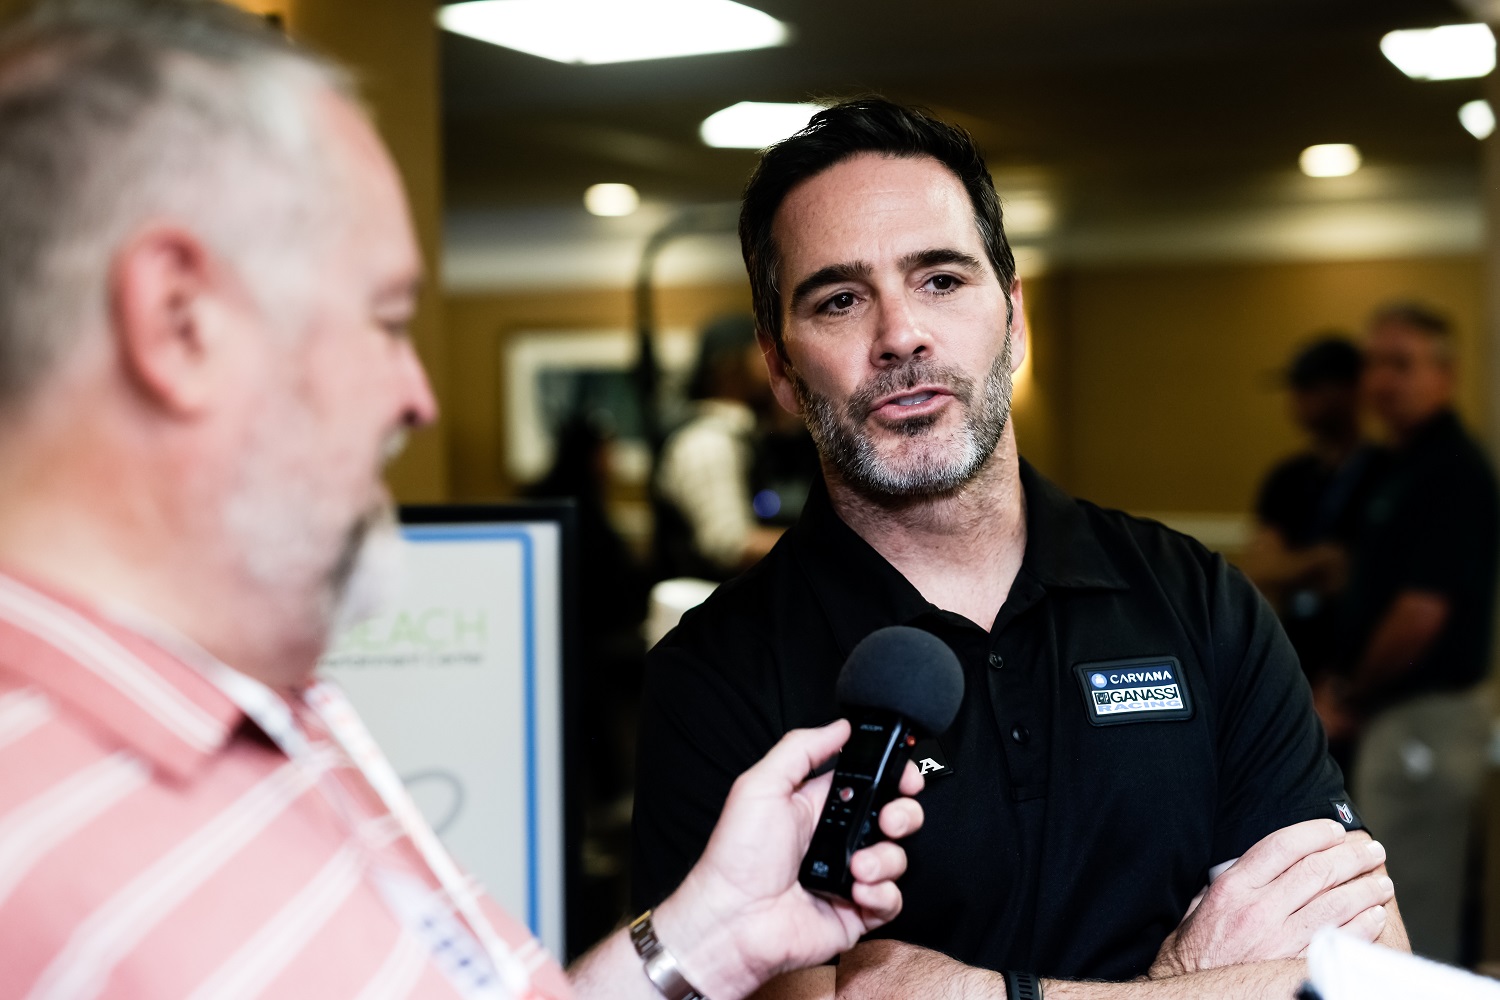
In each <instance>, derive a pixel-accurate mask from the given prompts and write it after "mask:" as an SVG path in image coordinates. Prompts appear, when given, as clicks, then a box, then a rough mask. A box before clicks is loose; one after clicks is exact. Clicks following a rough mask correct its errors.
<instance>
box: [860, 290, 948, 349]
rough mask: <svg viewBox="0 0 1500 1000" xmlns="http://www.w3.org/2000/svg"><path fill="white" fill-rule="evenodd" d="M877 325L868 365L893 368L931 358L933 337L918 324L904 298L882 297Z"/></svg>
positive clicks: (899, 296)
mask: <svg viewBox="0 0 1500 1000" xmlns="http://www.w3.org/2000/svg"><path fill="white" fill-rule="evenodd" d="M876 323H877V327H876V330H875V338H874V340H873V341H872V342H871V344H870V362H871V364H874V365H875V366H876V367H879V368H888V367H894V366H898V365H902V364H905V363H906V362H908V361H911V360H913V359H915V358H918V357H922V358H926V357H928V356H930V355H931V354H932V348H933V342H932V337H931V336H930V335H929V334H928V332H927V330H926V328H925V325H924V324H923V323H921V322H919V321H918V318H917V315H916V313H915V311H914V310H913V308H912V303H911V302H910V301H909V300H908V299H907V297H906V296H905V295H903V294H900V293H899V292H898V293H895V294H886V295H881V296H880V298H879V300H878V308H877V310H876Z"/></svg>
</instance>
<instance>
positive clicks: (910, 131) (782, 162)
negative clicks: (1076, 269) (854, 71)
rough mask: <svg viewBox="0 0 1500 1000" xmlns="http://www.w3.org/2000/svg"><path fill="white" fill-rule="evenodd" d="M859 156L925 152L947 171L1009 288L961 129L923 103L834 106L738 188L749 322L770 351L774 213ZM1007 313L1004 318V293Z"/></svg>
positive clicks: (983, 180) (775, 309)
mask: <svg viewBox="0 0 1500 1000" xmlns="http://www.w3.org/2000/svg"><path fill="white" fill-rule="evenodd" d="M860 153H879V154H882V155H884V156H889V157H897V158H916V157H922V156H930V157H932V158H933V159H934V160H937V161H938V162H939V163H941V164H942V165H943V166H945V167H947V168H948V169H949V170H951V171H953V173H954V175H955V176H956V177H957V178H958V179H959V181H960V182H961V183H962V184H963V186H964V190H966V191H967V192H968V194H969V201H970V202H971V203H973V205H974V224H975V225H976V226H977V227H978V229H979V236H980V239H981V240H983V242H984V249H985V253H986V255H987V256H988V257H989V259H990V266H992V267H993V268H994V269H995V274H996V276H997V277H998V278H999V279H1000V285H1001V287H1002V288H1004V289H1005V290H1006V291H1009V290H1010V286H1011V285H1012V284H1013V283H1014V282H1015V278H1016V258H1015V255H1014V254H1012V253H1011V249H1010V244H1009V243H1007V242H1006V239H1005V227H1004V226H1003V225H1002V223H1001V214H1000V198H999V197H998V196H997V195H996V194H995V182H994V180H993V179H992V178H991V177H990V171H989V168H988V167H987V166H985V162H984V156H983V155H981V154H980V152H979V149H978V147H976V146H975V145H974V140H973V138H972V137H971V136H970V135H969V133H968V132H966V131H964V130H963V129H962V128H960V127H958V126H957V125H950V124H948V123H947V122H943V121H939V120H938V119H936V118H934V117H933V116H932V115H931V114H930V113H929V112H927V111H926V110H924V109H922V108H915V107H907V106H904V105H900V104H896V103H894V102H892V101H887V100H885V99H883V98H878V97H867V98H861V99H859V100H854V101H846V102H844V103H843V104H835V105H834V106H833V107H831V108H825V109H824V110H822V111H819V112H818V113H817V114H815V115H813V116H812V120H811V121H809V122H808V123H807V127H806V128H804V129H803V130H802V131H800V132H798V133H797V134H796V135H794V136H792V137H791V138H789V139H783V140H782V141H781V142H778V143H777V144H776V145H774V146H772V147H771V148H769V149H767V150H766V151H765V153H764V155H762V156H761V160H760V165H759V166H757V167H756V168H755V173H754V174H752V175H751V176H750V183H749V184H747V185H746V186H745V200H744V204H743V206H742V207H741V209H740V251H741V253H743V254H744V256H745V269H746V270H747V271H748V272H749V273H750V296H751V301H752V303H753V305H754V309H755V321H756V324H757V326H759V328H760V330H761V332H763V333H766V334H769V335H770V336H771V339H772V340H773V341H774V342H775V344H776V347H777V350H782V344H781V336H782V329H781V289H780V287H779V286H778V284H777V276H776V270H777V268H778V267H779V266H780V264H781V258H780V254H779V252H778V250H777V247H776V240H775V238H774V237H773V236H772V234H771V227H772V223H773V222H774V221H775V219H776V212H777V210H778V209H779V208H780V207H781V203H782V202H783V201H785V200H786V196H787V194H788V193H789V192H790V191H791V190H792V188H794V187H796V186H797V185H798V184H800V183H802V182H803V181H805V180H807V179H808V178H810V177H813V176H815V175H816V174H820V173H822V172H823V171H824V170H827V169H828V168H829V167H832V166H834V165H836V164H838V163H842V162H843V161H844V160H847V159H849V158H851V157H854V156H857V155H859V154H860ZM1006 318H1007V321H1009V319H1010V300H1009V298H1007V299H1006Z"/></svg>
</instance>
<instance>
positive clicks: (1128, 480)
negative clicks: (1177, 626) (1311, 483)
mask: <svg viewBox="0 0 1500 1000" xmlns="http://www.w3.org/2000/svg"><path fill="white" fill-rule="evenodd" d="M1052 280H1053V281H1055V282H1056V283H1057V285H1058V287H1056V288H1054V289H1052V290H1051V292H1052V294H1054V295H1055V296H1057V298H1058V305H1059V309H1058V315H1057V320H1058V326H1057V327H1055V328H1049V329H1044V330H1042V331H1040V332H1039V336H1038V339H1039V341H1040V343H1041V345H1042V350H1045V349H1046V346H1047V343H1048V341H1049V339H1053V340H1055V342H1056V347H1057V348H1058V350H1059V352H1060V354H1061V356H1062V360H1061V365H1062V368H1063V369H1064V372H1063V375H1062V379H1061V382H1062V384H1061V388H1060V390H1059V391H1060V398H1061V400H1062V403H1061V406H1062V409H1063V427H1064V429H1065V435H1064V436H1065V441H1066V445H1065V448H1064V462H1063V464H1062V465H1061V466H1059V467H1058V468H1057V471H1056V474H1057V475H1058V477H1059V478H1060V479H1061V480H1062V481H1063V482H1064V483H1065V484H1066V485H1067V486H1068V487H1069V488H1070V489H1071V490H1072V491H1073V492H1075V493H1077V494H1078V495H1080V496H1084V497H1087V498H1089V499H1091V500H1094V501H1096V502H1099V503H1102V504H1107V505H1109V506H1115V507H1122V508H1125V509H1128V510H1137V511H1166V510H1175V511H1184V510H1187V511H1237V510H1244V509H1247V508H1248V507H1249V505H1250V503H1251V498H1252V494H1253V492H1254V490H1255V487H1256V484H1257V482H1258V481H1259V478H1260V476H1261V474H1262V473H1263V472H1264V471H1265V469H1266V467H1267V466H1268V465H1269V464H1270V463H1271V462H1273V461H1274V460H1275V459H1276V458H1278V457H1279V456H1281V455H1284V454H1285V453H1287V452H1289V451H1291V450H1293V449H1295V448H1296V447H1297V446H1298V441H1297V437H1296V434H1295V432H1294V430H1293V429H1292V427H1291V426H1290V424H1289V423H1288V421H1287V418H1286V416H1285V400H1284V393H1282V392H1280V391H1278V390H1277V389H1275V388H1274V387H1273V386H1271V385H1269V384H1268V383H1269V382H1270V381H1271V379H1272V377H1273V374H1272V373H1274V372H1275V371H1277V370H1278V369H1279V368H1281V367H1282V366H1284V365H1285V364H1286V361H1287V358H1288V356H1289V354H1290V353H1291V352H1292V350H1293V349H1294V348H1295V346H1296V345H1297V344H1299V343H1300V342H1301V341H1303V340H1304V339H1305V338H1306V337H1307V336H1308V335H1309V334H1311V333H1314V332H1316V331H1318V330H1320V329H1324V328H1327V327H1343V328H1346V329H1349V330H1352V331H1357V330H1358V329H1359V328H1360V325H1361V324H1362V322H1363V321H1364V319H1365V317H1366V316H1367V315H1368V314H1369V312H1370V311H1371V310H1372V309H1373V308H1374V307H1375V306H1377V305H1379V304H1381V303H1383V302H1387V301H1389V300H1391V299H1394V298H1408V297H1420V298H1422V299H1424V300H1425V301H1428V302H1431V303H1432V304H1434V305H1436V306H1438V307H1439V308H1441V309H1443V310H1444V311H1446V312H1447V313H1449V314H1450V316H1451V317H1452V318H1453V320H1454V322H1455V324H1456V327H1457V330H1456V333H1457V337H1458V341H1459V357H1460V364H1461V366H1462V367H1461V376H1462V389H1461V398H1460V408H1461V410H1462V411H1463V412H1464V415H1465V417H1466V418H1467V419H1468V421H1469V423H1470V426H1471V427H1472V428H1474V429H1476V431H1477V430H1478V429H1480V428H1482V427H1483V426H1484V423H1483V421H1484V419H1485V416H1486V409H1485V402H1484V398H1483V392H1482V389H1481V383H1482V379H1483V375H1484V371H1485V360H1486V359H1485V358H1484V357H1483V356H1482V355H1481V353H1480V351H1481V346H1482V345H1481V343H1480V333H1481V327H1480V316H1481V313H1480V310H1481V309H1482V291H1483V289H1482V284H1481V264H1480V260H1479V258H1478V257H1453V258H1427V259H1419V260H1389V261H1359V262H1338V263H1325V262H1318V263H1289V264H1214V265H1201V266H1180V267H1160V266H1156V267H1133V268H1114V269H1107V270H1104V269H1101V270H1090V271H1080V272H1075V273H1073V274H1071V275H1066V276H1061V277H1058V278H1054V279H1052Z"/></svg>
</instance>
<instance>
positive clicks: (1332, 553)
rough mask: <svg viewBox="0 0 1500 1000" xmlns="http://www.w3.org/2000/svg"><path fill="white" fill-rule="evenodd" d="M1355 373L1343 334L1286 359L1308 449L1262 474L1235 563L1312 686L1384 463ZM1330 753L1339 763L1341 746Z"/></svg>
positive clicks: (1358, 358)
mask: <svg viewBox="0 0 1500 1000" xmlns="http://www.w3.org/2000/svg"><path fill="white" fill-rule="evenodd" d="M1363 368H1364V358H1363V356H1362V355H1361V354H1360V350H1359V347H1357V346H1356V345H1355V343H1354V342H1353V341H1352V340H1351V339H1349V338H1348V337H1346V336H1344V335H1343V334H1341V333H1330V334H1324V335H1323V336H1321V337H1319V338H1318V339H1316V340H1314V341H1313V342H1312V343H1309V344H1307V345H1306V346H1304V347H1303V348H1302V349H1301V350H1299V351H1298V352H1297V354H1296V356H1295V357H1294V358H1293V359H1292V363H1291V365H1290V366H1289V367H1288V369H1287V372H1286V385H1287V389H1288V394H1287V395H1288V406H1289V410H1290V414H1291V417H1292V420H1293V421H1294V422H1295V423H1296V425H1297V426H1298V428H1299V429H1300V430H1302V432H1303V433H1304V434H1306V435H1307V445H1308V446H1307V448H1306V449H1305V450H1303V451H1301V452H1299V453H1297V454H1296V455H1292V456H1291V457H1289V458H1286V459H1284V460H1283V461H1281V462H1279V463H1277V465H1276V466H1275V467H1274V468H1272V469H1271V471H1270V472H1269V473H1267V475H1266V478H1265V481H1264V482H1263V483H1262V484H1261V488H1260V493H1259V495H1258V496H1257V497H1256V501H1255V515H1256V521H1257V525H1256V532H1255V535H1254V537H1253V538H1252V540H1251V543H1250V546H1249V549H1248V550H1247V552H1246V553H1245V558H1244V560H1243V562H1242V564H1241V568H1242V569H1244V571H1245V574H1246V575H1247V576H1249V577H1250V579H1251V580H1252V581H1253V582H1254V583H1255V585H1256V587H1258V588H1259V589H1260V592H1261V593H1262V594H1265V595H1266V598H1267V600H1269V601H1270V602H1271V605H1272V607H1274V608H1275V609H1276V614H1277V617H1279V618H1280V619H1281V624H1282V626H1283V627H1284V628H1285V629H1286V634H1287V638H1288V639H1290V640H1291V642H1292V648H1294V649H1295V650H1296V651H1297V658H1298V659H1299V660H1300V661H1301V663H1302V670H1303V672H1304V673H1306V674H1307V677H1308V680H1309V681H1311V682H1312V683H1314V684H1316V683H1317V681H1318V679H1319V678H1320V677H1322V676H1324V675H1326V674H1327V673H1328V672H1329V670H1330V669H1332V667H1333V665H1334V663H1335V662H1336V660H1337V657H1338V648H1339V646H1338V644H1339V620H1338V603H1337V597H1338V595H1339V594H1340V592H1341V591H1342V590H1343V587H1344V584H1345V581H1346V579H1347V577H1348V558H1349V546H1350V544H1351V543H1352V542H1353V540H1354V536H1355V534H1356V532H1357V531H1358V528H1359V521H1360V518H1361V516H1362V515H1363V513H1364V505H1365V502H1366V500H1367V499H1368V496H1369V493H1370V490H1371V488H1372V487H1373V486H1374V485H1375V483H1376V482H1377V481H1378V475H1379V472H1380V469H1381V466H1382V459H1383V457H1384V455H1383V452H1382V451H1381V449H1379V448H1378V447H1376V446H1375V445H1374V444H1373V443H1371V442H1370V441H1368V440H1366V439H1365V436H1364V433H1363V431H1362V429H1361V426H1360V424H1361V421H1360V416H1361V414H1360V410H1361V406H1360V373H1361V372H1362V370H1363ZM1331 749H1332V750H1333V752H1334V757H1335V759H1337V760H1338V761H1339V763H1340V764H1341V765H1342V764H1344V763H1345V762H1346V759H1347V754H1345V753H1343V752H1342V750H1343V747H1341V746H1334V747H1332V748H1331Z"/></svg>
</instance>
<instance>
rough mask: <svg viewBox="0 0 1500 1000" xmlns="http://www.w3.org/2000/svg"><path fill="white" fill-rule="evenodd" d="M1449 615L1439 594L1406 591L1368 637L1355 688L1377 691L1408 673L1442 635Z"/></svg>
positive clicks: (1398, 597)
mask: <svg viewBox="0 0 1500 1000" xmlns="http://www.w3.org/2000/svg"><path fill="white" fill-rule="evenodd" d="M1448 613H1449V606H1448V601H1447V599H1446V598H1444V597H1443V596H1441V595H1439V594H1431V593H1427V592H1424V591H1415V590H1408V591H1404V592H1403V593H1401V594H1400V595H1398V596H1397V598H1396V600H1395V601H1393V602H1392V603H1391V608H1390V610H1389V611H1387V612H1386V614H1385V617H1384V618H1382V619H1381V620H1380V624H1379V625H1377V626H1376V627H1375V632H1374V634H1373V635H1371V636H1370V643H1369V645H1368V646H1367V647H1366V649H1365V652H1364V655H1363V656H1362V657H1361V658H1360V662H1359V666H1358V669H1357V670H1356V672H1355V676H1354V682H1355V685H1356V687H1358V688H1364V689H1369V688H1374V687H1378V686H1379V685H1381V684H1383V683H1386V682H1388V681H1391V680H1394V679H1395V678H1397V677H1400V676H1401V675H1402V674H1404V673H1406V672H1407V671H1409V670H1411V669H1412V667H1413V666H1414V665H1415V664H1416V662H1417V661H1418V660H1419V659H1421V658H1422V657H1423V656H1424V655H1425V654H1426V653H1427V651H1428V650H1429V649H1430V648H1431V647H1432V644H1433V643H1434V642H1435V641H1436V640H1437V637H1438V636H1439V635H1440V634H1441V633H1442V631H1443V626H1444V625H1446V624H1447V622H1448Z"/></svg>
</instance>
